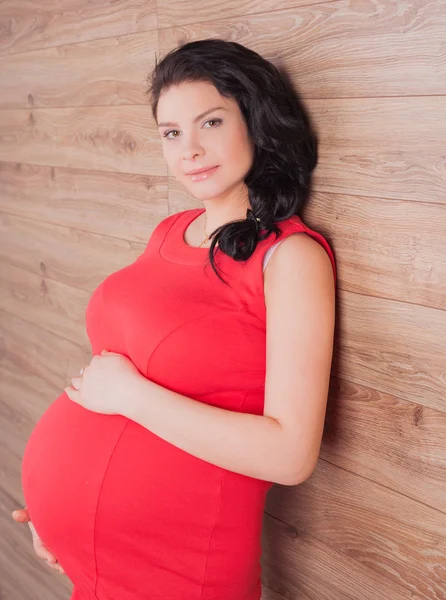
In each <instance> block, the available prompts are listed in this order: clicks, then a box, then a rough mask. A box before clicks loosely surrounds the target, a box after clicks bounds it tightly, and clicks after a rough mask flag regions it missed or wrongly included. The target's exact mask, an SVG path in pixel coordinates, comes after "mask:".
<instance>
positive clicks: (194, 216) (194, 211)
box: [180, 208, 209, 252]
mask: <svg viewBox="0 0 446 600" xmlns="http://www.w3.org/2000/svg"><path fill="white" fill-rule="evenodd" d="M197 211H198V214H197ZM191 212H192V215H191V216H190V218H188V219H186V221H185V223H183V225H182V226H181V231H180V238H181V241H182V243H183V245H184V246H185V247H186V248H190V249H191V250H193V251H195V250H198V251H200V250H207V251H208V252H209V248H205V247H203V246H191V245H190V244H188V243H187V242H186V240H185V239H184V236H185V234H186V230H187V228H188V227H189V225H191V224H192V223H193V221H195V220H196V219H198V217H199V216H200V215H202V214H203V213H204V212H206V209H205V208H195V209H192V210H191Z"/></svg>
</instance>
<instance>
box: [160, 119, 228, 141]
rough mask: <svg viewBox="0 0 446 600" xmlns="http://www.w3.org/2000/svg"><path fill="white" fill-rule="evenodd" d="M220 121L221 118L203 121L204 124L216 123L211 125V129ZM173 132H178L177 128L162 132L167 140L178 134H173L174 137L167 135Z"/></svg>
mask: <svg viewBox="0 0 446 600" xmlns="http://www.w3.org/2000/svg"><path fill="white" fill-rule="evenodd" d="M222 121H223V119H209V120H208V121H206V122H205V124H206V123H216V125H215V126H214V127H211V129H215V127H218V126H219V125H220V123H221V122H222ZM208 129H209V128H208ZM174 132H178V129H169V131H166V132H164V133H163V137H164V138H167V139H168V140H173V139H175V138H177V137H178V136H177V135H175V136H174V137H169V134H170V133H174Z"/></svg>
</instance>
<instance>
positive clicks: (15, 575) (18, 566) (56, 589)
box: [0, 486, 73, 600]
mask: <svg viewBox="0 0 446 600" xmlns="http://www.w3.org/2000/svg"><path fill="white" fill-rule="evenodd" d="M16 508H22V505H21V504H19V505H18V504H17V502H16V500H15V498H14V497H11V496H10V495H9V494H8V493H7V492H6V491H5V490H4V489H3V488H2V487H1V486H0V515H1V529H2V535H1V536H0V555H1V557H2V570H1V574H2V578H1V583H0V598H1V599H2V600H42V599H43V598H44V599H45V600H60V599H61V598H69V596H70V594H71V592H72V589H73V584H72V583H71V581H70V580H69V578H68V577H67V575H64V574H62V573H59V572H58V571H55V570H54V569H51V568H50V567H48V566H47V564H46V561H44V560H43V559H41V558H40V557H38V556H37V554H36V553H35V551H34V547H33V545H32V535H31V531H30V529H29V526H28V524H26V523H17V522H16V521H14V519H13V518H12V516H11V513H12V511H13V510H16Z"/></svg>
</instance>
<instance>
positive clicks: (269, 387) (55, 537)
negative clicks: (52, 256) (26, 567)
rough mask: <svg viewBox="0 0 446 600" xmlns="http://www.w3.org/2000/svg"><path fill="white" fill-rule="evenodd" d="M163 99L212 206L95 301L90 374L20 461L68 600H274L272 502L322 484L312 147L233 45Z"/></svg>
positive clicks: (219, 48) (170, 151)
mask: <svg viewBox="0 0 446 600" xmlns="http://www.w3.org/2000/svg"><path fill="white" fill-rule="evenodd" d="M150 92H151V95H152V111H153V117H154V119H155V121H156V124H157V126H158V131H159V135H160V138H161V143H162V148H163V153H164V157H165V159H166V162H167V165H168V167H169V169H170V170H171V172H172V174H173V175H174V176H175V177H176V178H177V179H178V180H179V181H180V183H181V184H183V185H184V186H185V188H186V189H187V190H188V192H189V193H190V194H191V195H192V196H193V197H194V198H196V199H197V200H199V201H200V202H202V204H203V207H200V208H194V209H190V210H183V211H181V212H178V213H175V214H171V215H170V216H168V217H167V218H164V219H163V220H162V221H161V222H159V223H158V225H157V226H156V227H155V229H154V231H153V233H152V235H151V236H150V239H149V241H148V243H147V245H146V247H145V249H144V251H143V253H142V254H141V255H140V256H139V257H138V258H137V259H136V260H135V261H134V262H133V263H132V264H130V265H128V266H126V267H125V268H123V269H121V270H119V271H117V272H114V273H112V274H111V275H109V276H108V277H107V278H106V279H105V280H104V281H103V282H102V283H101V284H100V285H99V286H98V287H97V288H96V289H95V290H94V292H93V294H92V296H91V299H90V301H89V303H88V306H87V310H86V328H87V333H88V336H89V339H90V342H91V346H92V355H93V358H92V360H91V362H90V364H89V365H86V366H85V368H83V369H82V370H81V373H80V374H79V376H77V377H73V379H72V380H71V385H69V386H67V387H66V388H65V389H64V391H63V392H62V393H61V395H60V396H59V397H58V398H56V399H55V401H54V402H53V403H52V404H51V405H50V407H49V408H48V410H47V411H46V412H45V413H44V414H43V416H42V417H41V419H40V420H39V422H38V423H37V425H36V427H35V429H34V430H33V431H32V433H31V436H30V438H29V440H28V443H27V446H26V448H25V452H24V456H23V465H22V466H23V469H22V483H23V493H24V498H25V502H26V508H27V511H28V513H27V514H28V515H29V519H30V520H31V523H32V526H33V528H34V530H35V535H36V536H37V538H36V539H38V543H39V548H41V549H42V548H43V552H45V553H46V554H45V555H44V556H45V557H47V558H51V557H55V558H56V559H57V561H58V562H57V565H59V568H60V570H61V571H63V572H65V573H66V575H67V576H68V577H69V578H70V580H71V581H72V582H73V584H74V589H73V594H72V596H71V599H72V600H259V599H260V597H261V567H260V559H261V553H262V545H261V533H262V520H263V511H264V503H265V497H266V493H267V491H268V490H269V489H270V487H271V486H272V485H273V484H274V483H279V484H282V485H295V484H298V483H300V482H302V481H304V480H305V479H307V478H308V477H309V476H310V475H311V473H312V471H313V470H314V468H315V465H316V462H317V459H318V454H319V450H320V443H321V437H322V430H323V424H324V416H325V410H326V401H327V395H328V384H329V377H330V367H331V360H332V351H333V336H334V321H335V309H334V306H335V283H336V268H335V261H334V257H333V253H332V251H331V249H330V247H329V245H328V243H327V241H326V240H325V239H324V237H323V236H322V235H321V234H319V233H317V232H316V231H314V230H312V229H310V228H309V227H308V226H306V225H305V224H304V223H303V221H302V220H301V218H300V217H299V216H298V215H299V213H300V211H301V209H302V207H303V205H304V202H305V199H306V197H307V192H308V189H309V180H310V175H311V171H312V170H313V169H314V167H315V164H316V158H315V156H316V148H315V141H314V138H313V137H312V134H311V132H310V129H309V126H308V124H307V121H306V120H305V117H304V113H303V112H302V110H301V109H300V108H299V104H298V101H297V100H296V98H295V96H294V94H293V91H292V89H291V87H290V85H289V84H288V83H287V82H286V80H285V78H284V77H283V76H282V75H281V74H280V73H279V72H278V71H277V69H276V68H275V67H274V66H273V65H272V64H271V63H269V62H268V61H266V60H265V59H263V58H262V57H261V56H259V55H258V54H257V53H255V52H254V51H252V50H250V49H248V48H246V47H244V46H241V45H239V44H237V43H234V42H226V41H223V40H218V39H207V40H200V41H196V42H191V43H187V44H184V45H182V46H180V47H178V48H176V49H175V50H173V51H171V52H170V53H169V54H167V55H166V56H165V57H164V59H163V60H162V61H161V62H160V63H159V64H157V65H156V67H155V70H154V72H153V73H152V76H151V81H150ZM297 234H299V235H297ZM302 234H306V235H302ZM273 250H274V254H273ZM25 520H26V519H25ZM41 555H42V556H43V554H41Z"/></svg>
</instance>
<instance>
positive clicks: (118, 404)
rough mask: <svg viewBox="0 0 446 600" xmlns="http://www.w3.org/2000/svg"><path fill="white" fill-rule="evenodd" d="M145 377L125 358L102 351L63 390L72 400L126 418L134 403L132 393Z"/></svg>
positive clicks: (98, 410)
mask: <svg viewBox="0 0 446 600" xmlns="http://www.w3.org/2000/svg"><path fill="white" fill-rule="evenodd" d="M141 377H143V375H141V373H140V372H139V371H138V369H137V368H136V367H135V365H134V364H133V363H132V361H131V360H129V359H128V358H127V357H125V356H124V355H123V354H117V353H116V352H108V350H102V352H101V354H100V355H96V356H93V358H92V359H91V362H90V364H89V365H88V366H87V367H85V369H84V371H83V374H82V375H79V376H78V377H72V378H71V382H72V385H71V386H68V387H66V388H64V390H65V392H66V394H67V396H68V397H69V398H70V400H73V401H74V402H77V404H80V405H81V406H83V407H84V408H87V409H88V410H92V411H93V412H97V413H102V414H106V415H125V414H126V410H127V409H128V408H129V404H130V403H131V402H132V390H134V389H135V387H136V384H137V381H138V379H140V378H141Z"/></svg>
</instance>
